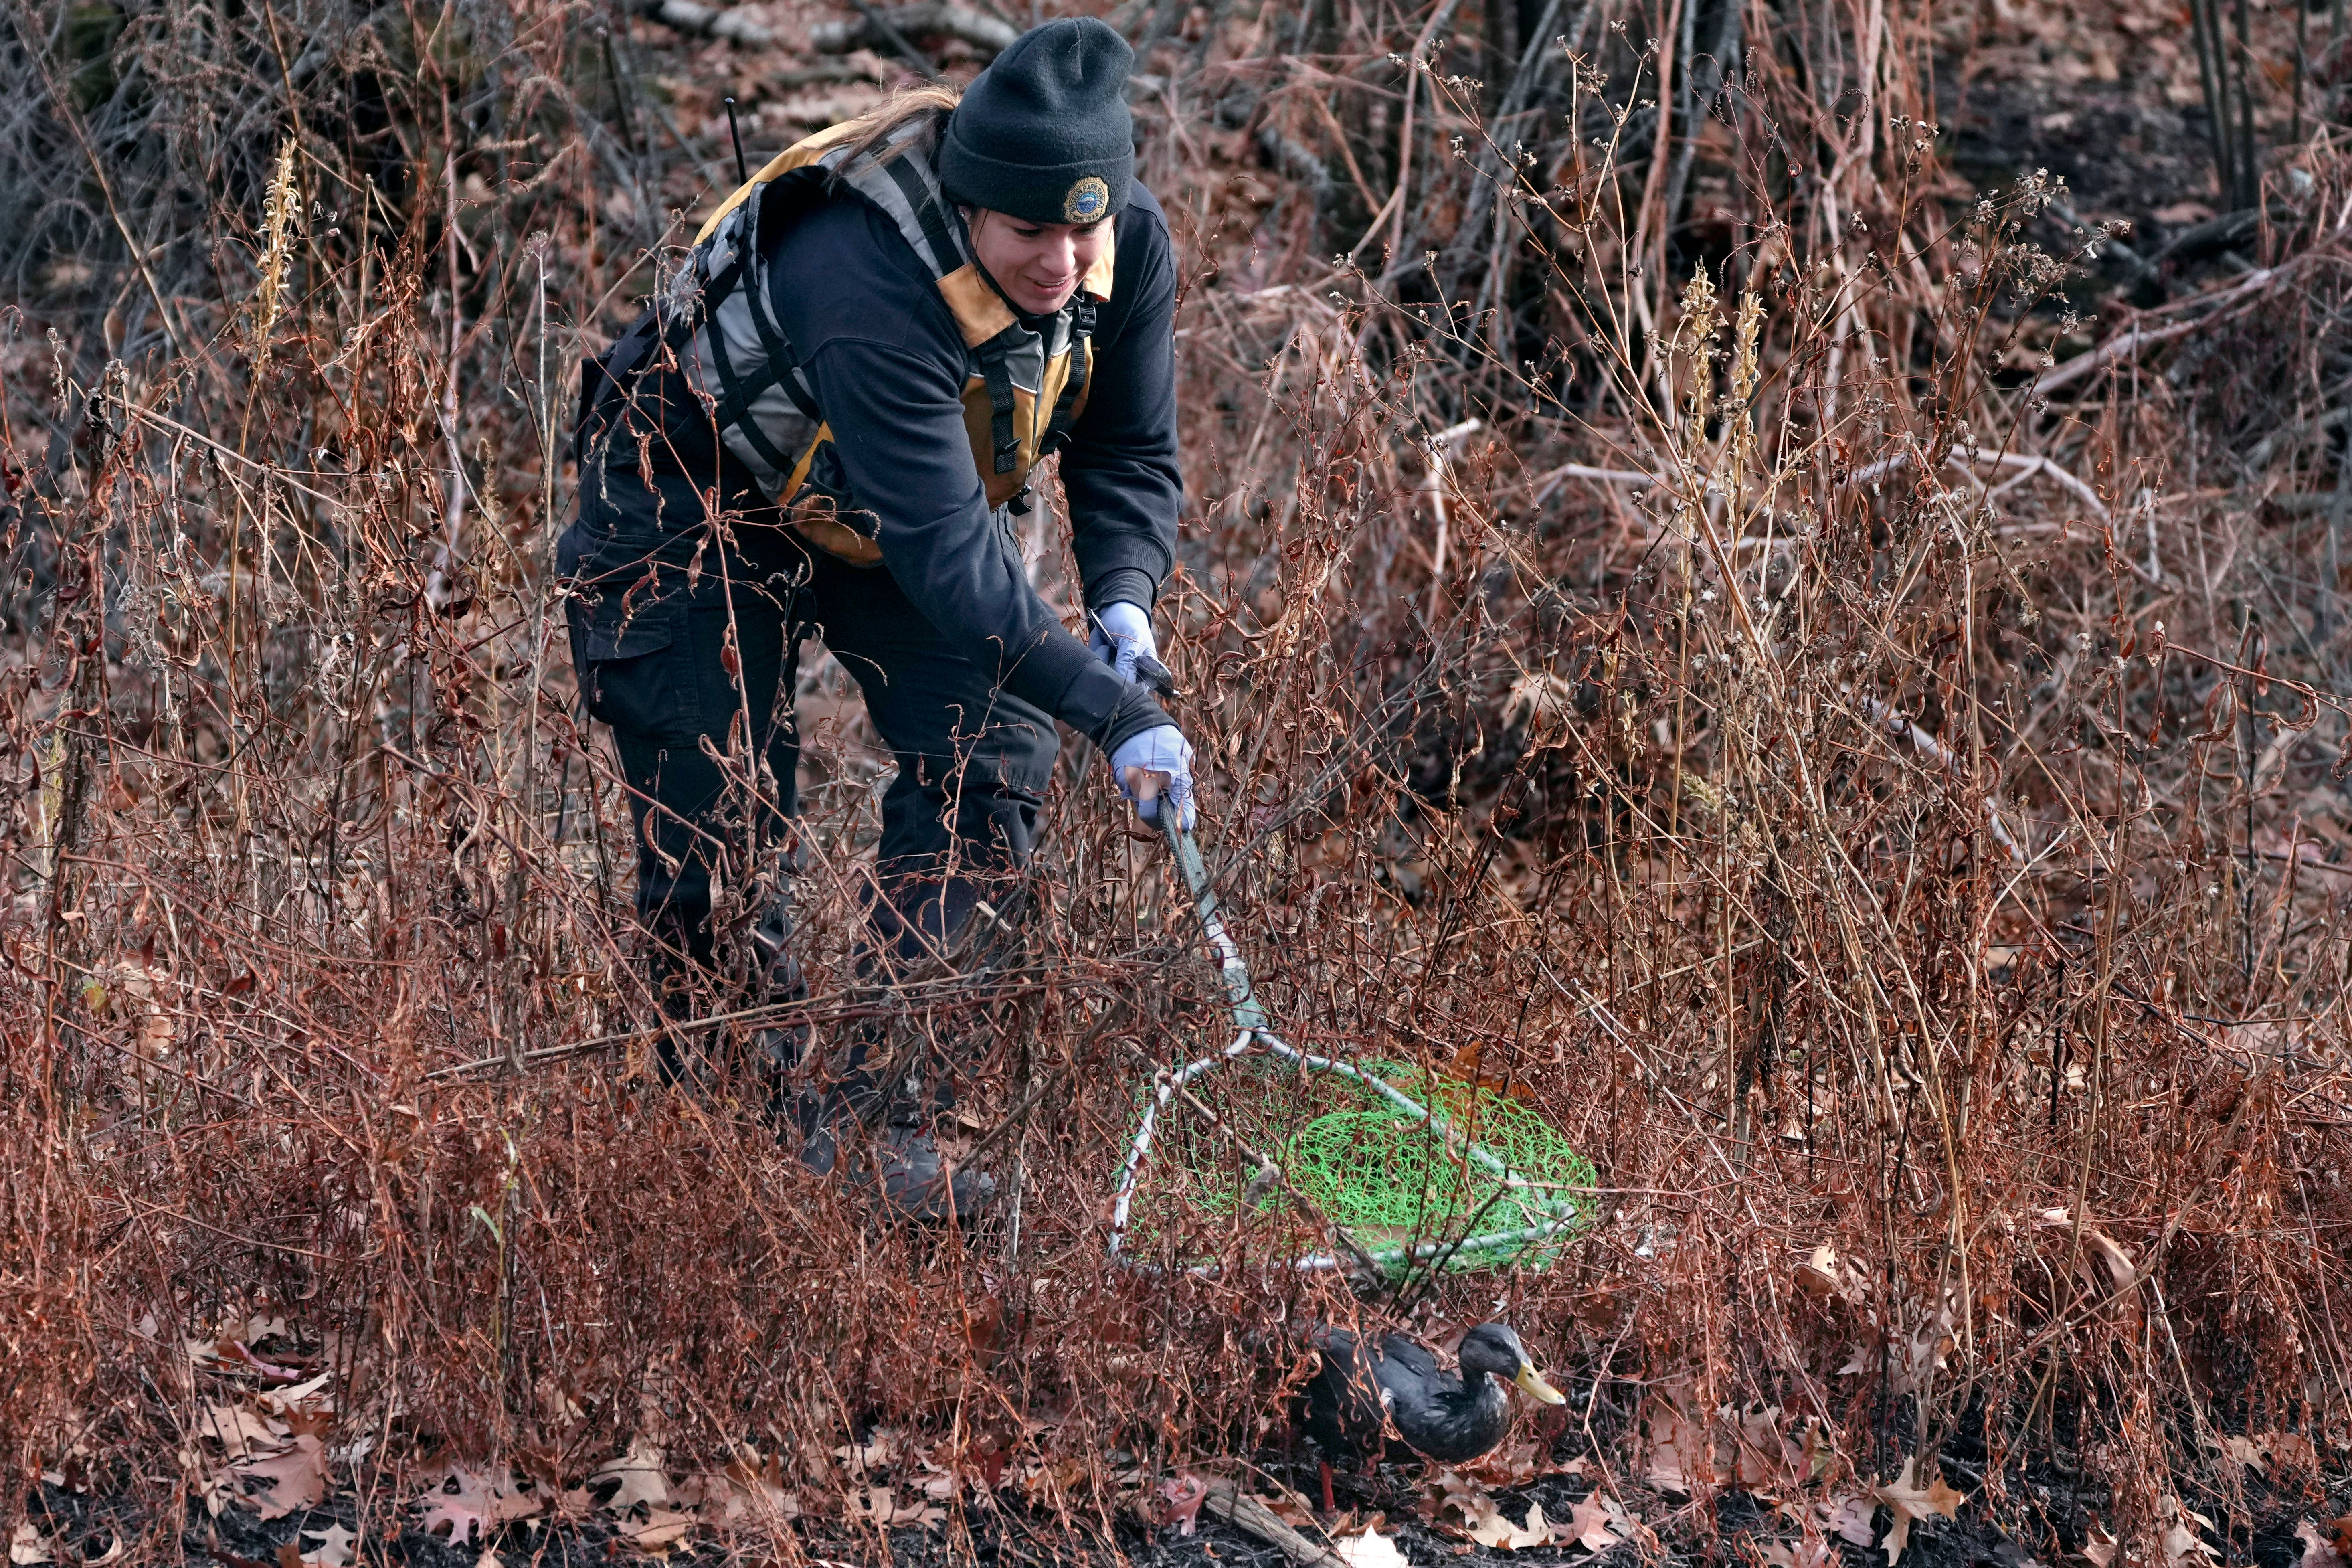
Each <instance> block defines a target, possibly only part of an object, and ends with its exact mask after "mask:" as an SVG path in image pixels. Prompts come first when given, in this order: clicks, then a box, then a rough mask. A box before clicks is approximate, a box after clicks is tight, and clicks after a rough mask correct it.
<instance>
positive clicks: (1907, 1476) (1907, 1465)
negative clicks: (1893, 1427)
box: [1872, 1456, 1968, 1568]
mask: <svg viewBox="0 0 2352 1568" xmlns="http://www.w3.org/2000/svg"><path fill="white" fill-rule="evenodd" d="M1918 1464H1919V1461H1918V1458H1917V1457H1916V1456H1914V1457H1913V1458H1908V1459H1906V1460H1904V1461H1903V1473H1902V1474H1901V1475H1899V1476H1897V1477H1895V1479H1893V1480H1891V1481H1889V1482H1887V1483H1886V1484H1885V1486H1882V1487H1879V1488H1877V1489H1874V1491H1873V1493H1872V1495H1873V1496H1874V1497H1875V1498H1877V1500H1879V1501H1880V1502H1882V1503H1884V1504H1885V1506H1886V1511H1887V1512H1888V1513H1890V1514H1892V1515H1894V1518H1895V1522H1894V1523H1892V1524H1890V1525H1889V1526H1887V1530H1886V1539H1885V1541H1883V1542H1880V1543H1879V1544H1880V1545H1882V1546H1884V1547H1885V1549H1886V1563H1887V1568H1894V1565H1895V1563H1897V1562H1899V1561H1901V1559H1902V1556H1903V1549H1904V1547H1906V1545H1908V1544H1910V1541H1911V1527H1912V1526H1913V1525H1914V1524H1916V1523H1917V1522H1918V1521H1921V1520H1923V1519H1926V1518H1927V1517H1928V1516H1929V1515H1930V1514H1941V1515H1942V1516H1943V1517H1944V1518H1946V1519H1956V1518H1958V1516H1959V1511H1960V1504H1962V1503H1964V1502H1966V1501H1968V1494H1967V1493H1965V1492H1960V1491H1955V1490H1953V1489H1951V1488H1950V1487H1948V1486H1946V1485H1945V1484H1944V1482H1943V1480H1942V1479H1941V1478H1938V1479H1936V1480H1934V1481H1932V1482H1930V1483H1929V1484H1928V1485H1927V1486H1925V1487H1922V1486H1920V1485H1919V1484H1918V1482H1916V1481H1915V1480H1914V1479H1912V1475H1913V1473H1914V1471H1915V1470H1916V1468H1918Z"/></svg>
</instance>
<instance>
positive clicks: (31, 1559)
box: [8, 1524, 56, 1568]
mask: <svg viewBox="0 0 2352 1568" xmlns="http://www.w3.org/2000/svg"><path fill="white" fill-rule="evenodd" d="M51 1544H52V1543H51V1542H50V1540H49V1538H48V1537H47V1536H46V1535H43V1534H42V1533H41V1532H40V1531H38V1530H36V1529H35V1528H34V1527H33V1526H32V1525H30V1524H20V1525H18V1526H17V1527H16V1532H15V1533H14V1534H12V1535H10V1536H9V1537H8V1561H9V1562H10V1563H13V1564H15V1568H35V1565H36V1564H37V1563H50V1562H54V1561H56V1554H55V1553H54V1552H52V1551H51V1550H50V1547H51Z"/></svg>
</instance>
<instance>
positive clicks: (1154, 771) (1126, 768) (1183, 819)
mask: <svg viewBox="0 0 2352 1568" xmlns="http://www.w3.org/2000/svg"><path fill="white" fill-rule="evenodd" d="M1155 775H1156V776H1155ZM1110 776H1111V777H1112V778H1114V779H1116V780H1118V793H1119V794H1121V795H1125V796H1126V797H1127V798H1128V799H1129V800H1131V801H1133V802H1135V814H1136V816H1139V817H1141V818H1143V820H1144V821H1146V822H1157V821H1159V820H1160V801H1159V799H1158V797H1159V796H1160V795H1166V796H1167V797H1168V798H1169V799H1170V800H1171V801H1173V802H1175V803H1176V822H1177V826H1181V827H1182V828H1184V829H1185V830H1186V831H1188V832H1189V831H1190V830H1191V829H1192V820H1193V812H1192V742H1189V741H1187V740H1185V739H1184V734H1183V731H1181V730H1179V729H1177V728H1176V726H1175V725H1173V724H1161V725H1158V726H1156V727H1155V728H1152V729H1150V730H1146V731H1143V732H1142V733H1141V734H1139V735H1130V736H1129V737H1128V739H1127V740H1125V741H1123V742H1120V743H1119V747H1118V750H1117V751H1115V752H1112V753H1111V754H1110Z"/></svg>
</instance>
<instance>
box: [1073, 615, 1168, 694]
mask: <svg viewBox="0 0 2352 1568" xmlns="http://www.w3.org/2000/svg"><path fill="white" fill-rule="evenodd" d="M1088 618H1089V619H1090V620H1092V621H1093V622H1094V631H1093V633H1092V634H1091V635H1090V636H1088V637H1087V647H1090V648H1092V649H1094V652H1095V657H1096V658H1098V659H1101V660H1102V661H1103V662H1104V663H1105V664H1107V665H1108V666H1110V667H1111V668H1113V669H1115V670H1117V671H1118V678H1119V679H1121V680H1124V681H1126V682H1127V683H1128V684H1129V686H1132V685H1134V684H1135V661H1136V660H1137V659H1139V658H1149V659H1154V660H1157V659H1158V658H1159V657H1160V645H1159V644H1158V643H1157V642H1155V641H1153V640H1152V637H1151V612H1150V611H1149V610H1147V609H1145V608H1143V607H1142V606H1141V605H1130V604H1129V603H1128V602H1127V601H1126V600H1124V599H1119V600H1115V601H1113V602H1112V603H1110V604H1108V605H1104V606H1103V607H1102V608H1101V609H1099V610H1097V611H1096V612H1095V613H1094V614H1093V615H1092V616H1089V617H1088Z"/></svg>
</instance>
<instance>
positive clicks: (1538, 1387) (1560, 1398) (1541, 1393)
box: [1511, 1362, 1568, 1405]
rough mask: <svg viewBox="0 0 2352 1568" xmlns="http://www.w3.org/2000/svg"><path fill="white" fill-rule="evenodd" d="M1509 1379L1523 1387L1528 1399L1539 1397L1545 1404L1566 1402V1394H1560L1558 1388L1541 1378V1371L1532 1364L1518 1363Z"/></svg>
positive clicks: (1562, 1403) (1563, 1403)
mask: <svg viewBox="0 0 2352 1568" xmlns="http://www.w3.org/2000/svg"><path fill="white" fill-rule="evenodd" d="M1511 1381H1512V1382H1513V1383H1516V1384H1518V1385H1519V1387H1520V1388H1522V1389H1524V1390H1525V1391H1526V1392H1527V1394H1528V1398H1530V1399H1539V1400H1541V1401H1543V1403H1545V1404H1546V1405H1565V1404H1567V1403H1568V1395H1567V1394H1562V1393H1561V1392H1560V1391H1559V1389H1557V1388H1554V1387H1553V1386H1552V1385H1551V1384H1549V1383H1546V1382H1545V1381H1544V1380H1543V1373H1539V1372H1538V1371H1537V1370H1536V1369H1535V1368H1534V1367H1533V1366H1531V1365H1530V1364H1528V1363H1526V1362H1521V1363H1519V1370H1518V1372H1517V1373H1516V1374H1515V1375H1514V1376H1513V1377H1512V1378H1511Z"/></svg>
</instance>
